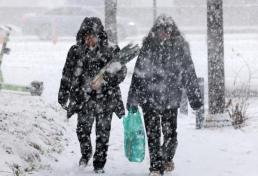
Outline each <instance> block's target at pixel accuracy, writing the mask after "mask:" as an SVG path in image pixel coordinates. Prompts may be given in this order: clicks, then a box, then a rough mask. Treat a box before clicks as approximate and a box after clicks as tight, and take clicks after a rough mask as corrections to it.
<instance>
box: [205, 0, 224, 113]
mask: <svg viewBox="0 0 258 176" xmlns="http://www.w3.org/2000/svg"><path fill="white" fill-rule="evenodd" d="M207 37H208V89H209V90H208V94H209V95H208V96H209V113H210V114H219V113H223V112H224V107H225V75H224V38H223V0H207Z"/></svg>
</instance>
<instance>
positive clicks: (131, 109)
mask: <svg viewBox="0 0 258 176" xmlns="http://www.w3.org/2000/svg"><path fill="white" fill-rule="evenodd" d="M127 109H128V111H129V112H131V113H133V114H134V113H136V112H137V111H138V106H135V105H131V106H129V107H127Z"/></svg>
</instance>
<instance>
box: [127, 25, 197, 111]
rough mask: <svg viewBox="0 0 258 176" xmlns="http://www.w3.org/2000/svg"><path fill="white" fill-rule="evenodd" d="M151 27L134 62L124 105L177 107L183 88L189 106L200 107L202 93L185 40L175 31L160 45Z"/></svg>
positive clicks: (160, 107)
mask: <svg viewBox="0 0 258 176" xmlns="http://www.w3.org/2000/svg"><path fill="white" fill-rule="evenodd" d="M152 30H154V31H151V33H150V35H149V36H148V37H147V38H146V39H145V40H144V42H143V46H142V48H141V51H140V54H139V56H138V58H137V61H136V65H135V68H134V73H133V77H132V82H131V86H130V90H129V95H128V101H127V106H128V107H130V106H137V105H138V104H139V105H140V106H143V105H148V106H151V107H153V108H158V109H166V108H178V107H179V106H180V101H181V96H182V90H183V89H186V92H187V95H188V99H189V102H190V105H191V107H192V108H193V109H198V108H200V107H201V106H202V101H201V93H200V89H199V85H198V81H197V76H196V73H195V69H194V64H193V61H192V59H191V54H190V50H189V46H188V43H187V42H186V41H185V40H184V38H183V37H182V36H181V35H179V34H178V35H176V36H174V37H172V38H171V39H169V40H167V41H165V42H164V43H162V44H161V43H159V42H158V41H157V40H156V38H155V37H153V36H151V35H152V32H155V26H154V27H153V29H152Z"/></svg>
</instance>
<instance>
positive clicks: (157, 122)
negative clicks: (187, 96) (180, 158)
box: [142, 106, 178, 173]
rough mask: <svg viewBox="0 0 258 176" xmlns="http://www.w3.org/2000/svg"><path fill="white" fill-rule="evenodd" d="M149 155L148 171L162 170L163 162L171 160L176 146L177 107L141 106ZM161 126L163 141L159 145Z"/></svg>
mask: <svg viewBox="0 0 258 176" xmlns="http://www.w3.org/2000/svg"><path fill="white" fill-rule="evenodd" d="M142 109H143V115H144V122H145V128H146V133H147V138H148V147H149V155H150V171H160V172H161V173H163V172H164V166H163V164H164V163H165V162H170V161H172V160H173V158H174V155H175V152H176V148H177V144H178V142H177V132H176V130H177V109H165V110H158V109H153V108H150V107H148V106H143V107H142ZM161 127H162V133H163V139H164V142H163V144H162V145H161Z"/></svg>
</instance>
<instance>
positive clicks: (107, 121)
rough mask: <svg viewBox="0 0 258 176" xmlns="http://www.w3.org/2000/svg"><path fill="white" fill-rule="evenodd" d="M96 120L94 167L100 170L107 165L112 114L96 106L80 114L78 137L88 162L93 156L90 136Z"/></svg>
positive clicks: (82, 152)
mask: <svg viewBox="0 0 258 176" xmlns="http://www.w3.org/2000/svg"><path fill="white" fill-rule="evenodd" d="M94 120H96V129H95V132H96V149H95V153H94V156H93V166H94V168H95V169H100V168H103V167H104V166H105V163H106V158H107V151H108V142H109V136H110V129H111V121H112V112H109V111H105V110H103V109H101V108H100V107H97V106H94V107H92V108H90V109H88V110H87V111H84V112H81V113H79V114H78V123H77V130H76V132H77V137H78V140H79V142H80V148H81V154H82V155H83V156H84V157H86V158H87V159H88V160H89V159H90V157H91V156H92V144H91V137H90V135H91V130H92V126H93V122H94Z"/></svg>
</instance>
